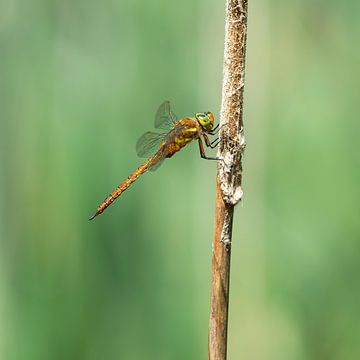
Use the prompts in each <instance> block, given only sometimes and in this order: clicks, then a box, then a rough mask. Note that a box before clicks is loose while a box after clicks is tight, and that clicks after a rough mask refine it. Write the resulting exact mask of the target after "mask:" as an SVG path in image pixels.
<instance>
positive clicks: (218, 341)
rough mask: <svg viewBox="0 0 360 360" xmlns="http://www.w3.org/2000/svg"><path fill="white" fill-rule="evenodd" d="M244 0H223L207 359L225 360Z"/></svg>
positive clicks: (240, 136) (238, 170) (240, 134)
mask: <svg viewBox="0 0 360 360" xmlns="http://www.w3.org/2000/svg"><path fill="white" fill-rule="evenodd" d="M246 22H247V0H227V3H226V20H225V49H224V74H223V76H224V78H223V90H222V104H221V115H220V125H221V131H220V139H221V141H220V144H219V149H218V154H217V156H218V157H220V158H222V159H224V160H225V161H224V162H223V161H219V162H218V176H217V182H216V208H215V235H214V240H213V254H212V276H211V297H210V321H209V359H210V360H225V359H226V353H227V327H228V326H227V324H228V304H229V280H230V253H231V237H232V222H233V213H234V206H235V205H236V204H237V203H238V202H239V201H240V200H241V198H242V194H243V192H242V189H241V180H242V165H241V160H242V154H243V151H244V148H245V139H244V127H243V119H242V115H243V90H244V77H245V48H246V47H245V45H246Z"/></svg>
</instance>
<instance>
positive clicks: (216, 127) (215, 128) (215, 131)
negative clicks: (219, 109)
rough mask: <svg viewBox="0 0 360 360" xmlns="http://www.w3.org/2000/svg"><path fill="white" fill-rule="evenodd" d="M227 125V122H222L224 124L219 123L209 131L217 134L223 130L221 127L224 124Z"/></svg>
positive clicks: (211, 133)
mask: <svg viewBox="0 0 360 360" xmlns="http://www.w3.org/2000/svg"><path fill="white" fill-rule="evenodd" d="M226 125H227V123H225V124H222V125H221V126H220V127H219V124H217V125H216V126H215V127H214V128H213V129H212V130H211V131H209V132H208V134H210V135H216V134H217V133H218V132H219V131H220V130H221V128H222V127H224V126H226Z"/></svg>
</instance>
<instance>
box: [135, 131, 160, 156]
mask: <svg viewBox="0 0 360 360" xmlns="http://www.w3.org/2000/svg"><path fill="white" fill-rule="evenodd" d="M164 136H165V135H164V134H160V133H156V132H152V131H148V132H146V133H145V134H143V135H142V136H141V137H140V138H139V140H138V141H137V143H136V153H137V155H138V156H139V157H142V158H148V157H150V156H152V155H154V154H155V153H156V152H157V151H158V150H159V147H160V144H161V143H162V141H163V140H164Z"/></svg>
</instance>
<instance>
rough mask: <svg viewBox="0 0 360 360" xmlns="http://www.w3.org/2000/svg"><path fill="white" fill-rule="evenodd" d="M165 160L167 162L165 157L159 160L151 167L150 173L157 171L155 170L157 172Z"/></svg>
mask: <svg viewBox="0 0 360 360" xmlns="http://www.w3.org/2000/svg"><path fill="white" fill-rule="evenodd" d="M164 160H165V157H163V158H162V159H160V160H158V161H157V162H156V163H155V164H154V165H152V166H151V167H150V169H149V170H150V171H155V170H157V169H158V168H159V167H160V166H161V164H162V163H163V162H164Z"/></svg>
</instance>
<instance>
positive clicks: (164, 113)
mask: <svg viewBox="0 0 360 360" xmlns="http://www.w3.org/2000/svg"><path fill="white" fill-rule="evenodd" d="M176 122H177V116H176V115H175V113H174V112H173V111H172V110H171V106H170V101H164V102H163V103H162V104H161V105H160V106H159V109H158V111H157V112H156V116H155V128H156V129H163V130H170V129H171V128H172V127H173V126H174V124H175V123H176Z"/></svg>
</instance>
